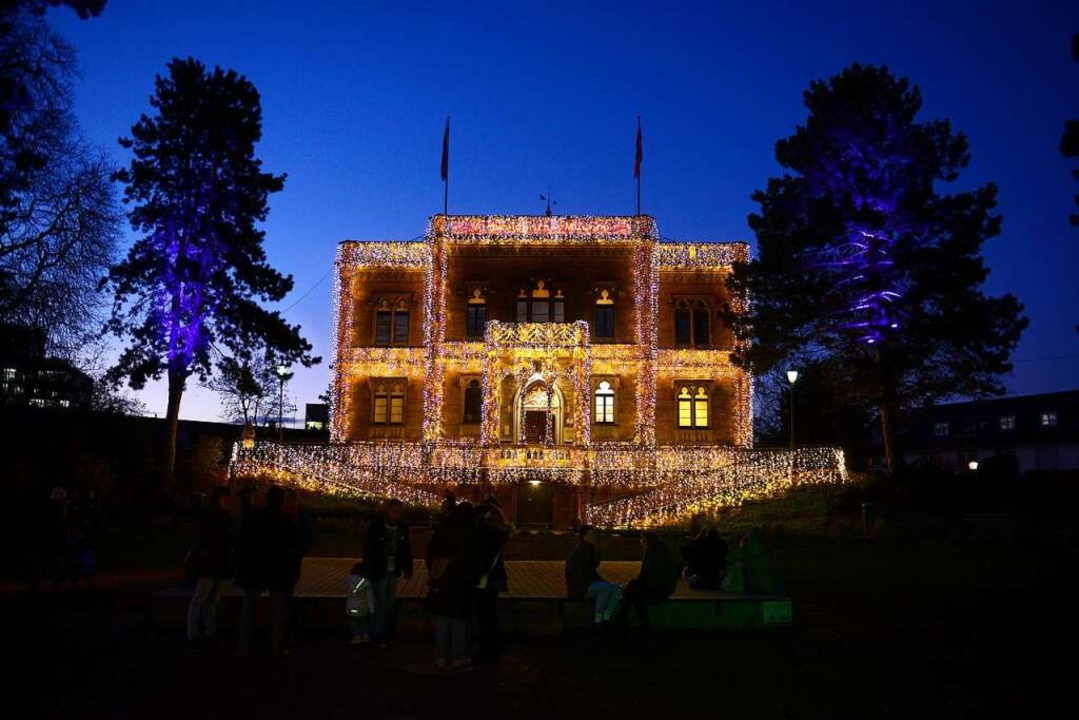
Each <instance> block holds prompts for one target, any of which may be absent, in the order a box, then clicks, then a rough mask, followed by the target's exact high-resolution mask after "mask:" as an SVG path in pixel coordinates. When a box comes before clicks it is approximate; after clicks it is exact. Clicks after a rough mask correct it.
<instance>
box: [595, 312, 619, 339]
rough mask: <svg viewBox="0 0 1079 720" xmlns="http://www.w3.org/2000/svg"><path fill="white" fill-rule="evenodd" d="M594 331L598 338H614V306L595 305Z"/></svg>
mask: <svg viewBox="0 0 1079 720" xmlns="http://www.w3.org/2000/svg"><path fill="white" fill-rule="evenodd" d="M595 333H596V337H597V338H598V339H602V340H611V339H613V338H614V308H613V307H597V308H596V323H595Z"/></svg>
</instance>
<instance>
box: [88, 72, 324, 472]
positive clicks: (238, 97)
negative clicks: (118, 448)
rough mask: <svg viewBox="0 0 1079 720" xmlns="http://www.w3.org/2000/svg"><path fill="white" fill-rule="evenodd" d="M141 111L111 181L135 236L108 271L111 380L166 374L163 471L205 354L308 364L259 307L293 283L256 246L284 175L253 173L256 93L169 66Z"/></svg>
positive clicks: (276, 319)
mask: <svg viewBox="0 0 1079 720" xmlns="http://www.w3.org/2000/svg"><path fill="white" fill-rule="evenodd" d="M150 104H151V106H152V107H153V108H154V114H153V115H143V116H142V117H141V118H140V119H139V121H138V122H137V123H135V125H134V126H133V127H132V128H131V137H129V138H123V139H121V141H120V143H121V145H122V146H123V147H125V148H128V149H130V150H131V151H132V152H133V154H134V158H133V159H132V160H131V164H130V166H129V167H127V168H124V169H122V170H120V171H118V172H117V173H116V178H117V179H119V180H120V181H121V182H123V183H124V184H125V190H124V200H125V202H126V203H130V204H131V205H132V206H133V207H132V209H131V211H130V219H131V224H132V227H134V229H135V230H136V231H137V232H140V233H142V237H141V238H140V239H138V240H137V241H136V242H135V244H134V245H133V247H132V248H131V250H130V252H129V253H128V255H127V257H126V258H125V259H124V260H123V261H122V262H120V263H118V264H117V265H115V266H114V267H113V268H112V270H111V271H110V273H109V276H108V279H107V284H108V285H109V286H110V287H111V288H112V289H113V291H114V305H113V314H112V318H111V319H110V321H109V323H108V329H109V330H111V331H112V332H113V333H115V334H116V335H118V336H121V337H125V338H127V340H128V342H127V345H126V347H125V348H124V350H123V352H122V353H121V355H120V357H119V360H118V362H117V364H116V366H115V367H114V368H113V371H112V376H113V377H114V378H115V379H119V378H127V379H128V380H129V382H130V384H131V385H132V387H135V388H138V387H141V386H142V385H143V384H144V383H145V382H146V381H147V380H148V379H150V378H155V379H156V378H160V377H161V376H162V374H166V375H167V377H168V382H169V409H168V418H169V420H170V425H171V427H172V428H173V433H172V438H171V440H170V442H171V443H172V445H173V447H172V449H171V451H170V461H169V463H168V466H169V467H168V468H167V471H168V472H169V473H171V468H172V464H173V462H172V459H171V458H173V457H174V452H175V448H174V445H175V420H176V417H177V416H178V413H179V404H180V398H181V396H182V393H183V389H184V386H185V382H186V380H187V378H188V377H190V376H191V375H196V376H197V377H198V378H199V379H200V380H202V381H205V380H207V378H208V377H209V376H210V375H211V374H212V372H213V353H214V350H215V348H217V347H218V346H220V347H223V348H225V350H226V351H227V352H224V351H223V352H221V354H222V355H228V356H231V357H233V358H235V359H236V360H237V361H239V362H240V363H241V364H243V363H244V362H246V361H248V360H250V359H251V357H252V355H253V354H261V355H262V356H263V358H264V359H265V361H266V362H267V363H268V364H269V365H271V366H276V365H278V364H284V365H291V364H293V363H300V364H302V365H304V366H310V365H313V364H315V363H317V362H319V358H317V357H314V356H312V355H311V345H310V343H308V342H307V341H306V340H304V339H303V337H302V336H301V334H300V328H299V326H295V325H290V324H289V323H288V322H286V321H285V319H284V318H283V317H282V316H281V314H280V313H279V312H276V311H270V310H267V309H265V308H264V307H262V306H261V305H260V301H262V302H265V301H278V300H281V299H282V298H283V297H285V295H286V294H287V293H288V292H289V291H290V290H291V289H292V285H293V282H292V277H291V276H286V275H282V274H281V273H280V272H278V271H277V270H275V269H274V268H272V267H271V266H270V265H269V263H268V261H267V258H266V253H265V251H264V249H263V246H262V243H263V239H264V235H265V233H264V231H263V230H262V229H261V227H260V223H262V222H263V221H265V219H266V217H267V214H268V212H269V205H268V197H269V195H270V194H271V193H274V192H279V191H280V190H281V189H282V188H283V187H284V181H285V176H284V175H273V174H271V173H267V172H264V171H263V170H262V162H261V161H260V160H259V159H258V158H257V157H256V155H255V145H256V143H258V141H259V140H260V139H261V137H262V109H261V104H260V98H259V94H258V91H257V90H256V89H255V86H254V85H253V84H252V83H251V82H250V81H248V80H247V79H246V78H245V77H243V76H240V75H238V74H237V73H236V72H235V71H232V70H223V69H221V68H219V67H218V68H215V69H214V70H212V71H210V70H208V69H207V68H206V67H205V66H204V65H203V64H202V63H200V62H198V61H197V60H194V59H191V58H189V59H186V60H181V59H175V60H173V61H172V62H170V63H169V65H168V74H167V75H165V76H159V77H158V78H157V80H156V82H155V92H154V95H153V96H152V97H151V99H150ZM167 479H171V478H167Z"/></svg>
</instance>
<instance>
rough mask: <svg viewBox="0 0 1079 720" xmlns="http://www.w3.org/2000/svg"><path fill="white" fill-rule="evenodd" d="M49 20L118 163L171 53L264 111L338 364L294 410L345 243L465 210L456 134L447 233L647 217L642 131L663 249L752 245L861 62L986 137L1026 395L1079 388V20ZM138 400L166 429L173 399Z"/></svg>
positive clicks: (904, 7)
mask: <svg viewBox="0 0 1079 720" xmlns="http://www.w3.org/2000/svg"><path fill="white" fill-rule="evenodd" d="M50 19H51V21H52V24H53V26H54V27H55V28H57V29H58V30H59V31H60V32H61V34H62V35H64V36H65V37H66V38H68V39H69V40H70V41H71V42H72V43H74V45H75V46H76V47H77V49H78V51H79V59H80V62H81V65H82V69H83V72H82V79H81V80H80V82H79V83H78V87H77V93H78V104H77V110H78V114H79V118H80V120H81V122H82V124H83V126H84V128H85V130H86V132H87V134H88V135H89V136H90V137H91V139H93V140H94V141H95V142H97V143H100V144H102V145H105V146H106V147H108V148H109V149H110V151H111V152H112V153H113V154H114V156H115V158H116V161H117V163H121V164H122V163H126V162H127V157H126V154H125V153H124V152H123V151H121V149H120V148H119V147H118V146H117V145H116V138H117V137H119V136H121V135H124V134H127V132H128V130H129V128H130V127H131V125H132V124H133V123H134V122H135V121H136V120H137V119H138V117H139V115H140V113H142V112H145V111H147V110H148V109H149V105H148V98H149V96H150V94H151V93H152V91H153V79H154V76H155V75H156V74H158V73H162V72H164V70H165V64H166V62H168V60H169V59H171V58H172V57H175V56H188V55H190V56H194V57H196V58H198V59H200V60H202V61H203V62H205V63H207V64H209V65H214V64H218V65H222V66H224V67H227V68H232V69H235V70H237V71H238V72H240V73H243V74H244V75H246V76H247V77H248V78H250V79H251V80H252V81H253V82H254V84H255V85H256V86H257V87H258V89H259V90H260V91H261V93H262V102H263V115H264V137H263V142H262V144H261V146H260V147H259V154H260V156H261V157H262V159H263V160H264V161H265V165H266V168H267V169H268V170H270V171H273V172H287V173H288V181H287V183H286V186H285V190H284V192H282V193H279V194H277V195H275V196H273V197H271V208H272V209H271V212H270V216H269V219H268V221H267V224H266V231H267V241H266V249H267V252H268V254H269V258H270V261H271V263H272V264H273V265H274V266H276V267H277V268H279V269H281V270H283V271H284V272H287V273H292V274H293V275H294V276H295V279H296V289H295V291H294V292H293V293H292V295H290V296H289V297H288V298H287V299H286V300H285V301H284V302H283V303H281V307H282V308H288V311H287V316H288V317H289V319H290V320H291V321H293V322H298V323H300V324H301V325H302V326H303V330H304V333H305V335H306V336H307V338H308V339H309V340H311V342H312V343H313V344H314V345H315V350H316V352H317V353H319V354H321V355H322V356H323V357H324V358H325V362H324V363H323V364H322V365H321V366H319V367H317V368H314V369H311V370H301V371H300V372H299V373H298V374H297V377H296V379H295V381H294V382H293V383H292V385H291V387H290V389H289V394H290V395H291V396H292V397H293V399H294V400H296V401H297V402H299V403H300V407H301V408H302V406H303V405H302V404H303V403H305V402H316V396H317V395H318V394H319V393H320V392H322V391H323V390H324V389H325V387H326V385H327V382H328V379H329V370H328V367H327V365H328V362H329V360H330V354H331V332H330V325H331V298H330V293H331V287H332V282H331V279H330V277H329V272H330V269H331V267H332V263H333V257H334V251H335V247H336V245H337V243H338V242H339V241H340V240H342V239H346V238H354V239H405V240H407V239H412V238H417V237H418V236H420V235H422V234H423V232H424V230H425V227H426V223H427V217H428V216H429V215H431V214H432V213H435V212H439V211H440V210H441V206H442V184H441V182H440V180H439V160H440V150H441V141H442V129H443V124H444V122H445V116H446V115H447V114H450V115H452V116H453V130H452V143H451V145H452V147H451V186H450V212H453V213H495V214H502V213H505V214H510V213H535V214H540V213H542V212H543V209H544V206H543V203H542V202H541V201H540V200H539V195H540V194H547V188H548V185H549V186H550V189H551V190H550V192H551V194H552V195H553V197H554V199H555V201H556V202H557V205H556V207H555V208H554V209H555V211H556V212H558V213H564V214H593V215H600V214H630V213H632V212H633V211H634V209H635V206H634V202H635V189H634V187H635V186H634V181H633V177H632V166H633V148H634V146H633V142H634V135H635V131H636V116H637V115H638V114H640V115H641V117H642V122H643V126H644V166H643V171H642V176H643V211H644V212H647V213H649V214H651V215H653V216H655V217H656V219H657V222H658V223H659V228H660V232H661V233H662V234H663V235H664V236H665V237H669V238H672V239H679V240H690V239H708V240H748V241H750V242H752V241H753V238H752V236H751V234H750V232H749V228H748V225H747V223H746V216H747V215H748V214H749V213H750V212H751V211H752V210H753V209H754V205H753V204H752V203H751V202H750V200H749V196H750V194H751V193H752V192H753V190H754V189H756V188H759V187H762V186H763V185H764V184H765V182H766V181H767V179H768V177H769V176H771V175H773V174H776V173H777V172H778V170H779V168H778V166H777V165H776V163H775V159H774V145H775V142H776V140H777V139H779V138H781V137H785V136H787V135H789V134H791V132H792V131H793V130H794V127H795V125H796V124H798V123H800V122H802V121H803V119H804V118H805V108H804V106H803V105H802V92H803V90H805V88H806V87H807V86H808V83H809V82H810V81H811V80H814V79H820V78H825V77H828V76H830V75H833V74H835V73H838V72H839V71H840V70H842V69H843V67H845V66H846V65H848V64H850V63H851V62H854V61H860V62H864V63H877V64H887V65H888V66H890V67H891V68H892V70H893V71H895V72H896V73H897V74H900V75H904V76H906V77H909V78H910V79H911V80H912V81H913V82H914V83H916V84H918V85H919V86H920V87H921V89H922V92H923V95H924V100H925V104H924V109H923V113H922V117H923V118H924V119H929V118H934V117H943V118H948V119H950V120H951V121H952V123H953V127H955V128H957V129H959V130H962V131H964V132H966V133H967V134H968V135H969V137H970V142H971V149H972V154H973V161H972V162H971V164H970V167H969V168H968V169H967V171H966V173H965V175H964V176H963V178H962V179H961V180H960V184H961V186H963V187H968V186H972V185H975V184H981V183H984V182H987V181H990V180H992V181H995V182H996V183H997V184H998V185H999V186H1000V208H999V209H1000V211H1001V212H1002V213H1003V215H1004V231H1003V234H1002V235H1001V236H1000V237H999V238H996V239H994V240H992V241H990V242H989V243H988V244H987V246H986V250H985V252H986V256H987V259H988V263H989V265H990V267H991V268H992V275H991V277H990V279H989V282H988V290H989V291H990V292H992V293H1001V292H1005V291H1011V292H1014V293H1015V294H1016V295H1018V296H1019V298H1020V299H1021V300H1022V302H1023V303H1025V305H1026V308H1027V313H1028V315H1029V316H1030V320H1031V322H1030V328H1029V329H1028V330H1027V332H1026V334H1025V336H1024V338H1023V341H1022V343H1021V345H1020V346H1019V349H1018V351H1017V353H1016V356H1015V357H1016V360H1017V362H1016V369H1015V373H1014V375H1013V376H1012V377H1011V378H1010V379H1009V380H1008V386H1009V389H1010V390H1011V392H1013V393H1033V392H1046V391H1051V390H1058V389H1064V388H1070V387H1076V386H1079V379H1077V378H1076V377H1075V376H1076V374H1077V371H1079V335H1077V334H1076V332H1075V330H1074V326H1075V324H1076V322H1079V289H1077V288H1079V284H1077V283H1076V282H1075V281H1074V280H1073V276H1074V273H1075V268H1076V267H1077V265H1079V229H1077V228H1073V227H1070V226H1069V225H1068V223H1067V215H1068V213H1069V212H1071V211H1075V210H1076V208H1075V206H1074V201H1073V196H1074V195H1076V194H1077V193H1079V182H1076V181H1074V180H1072V178H1071V176H1070V175H1069V164H1068V163H1067V162H1066V161H1065V160H1064V159H1063V158H1062V157H1061V156H1060V154H1059V152H1058V145H1059V142H1060V135H1061V132H1062V129H1063V126H1064V121H1065V119H1067V118H1079V63H1076V62H1074V61H1073V60H1072V58H1071V54H1070V37H1071V35H1072V34H1073V33H1076V32H1079V3H1075V2H1039V1H1036V0H1028V1H1025V2H1010V3H992V2H984V1H981V2H979V1H976V0H972V1H971V2H952V1H950V0H934V1H933V2H922V1H921V0H913V1H911V2H906V3H873V2H868V3H867V2H864V1H863V2H830V3H815V2H803V3H783V2H769V1H767V0H763V1H758V2H753V3H720V2H702V3H684V2H677V1H674V2H663V3H637V2H627V1H622V2H610V3H607V2H584V3H582V2H575V3H567V4H553V3H543V2H535V3H524V2H521V3H506V2H494V3H485V2H479V1H476V2H462V3H454V2H449V1H446V2H440V3H430V4H427V3H419V4H413V3H404V2H392V3H382V4H368V3H363V2H357V1H355V0H353V1H345V0H340V1H336V2H332V1H329V0H325V1H324V0H311V1H310V2H307V3H295V2H287V3H286V2H280V3H279V2H267V1H266V0H261V1H258V2H256V1H255V0H214V1H212V2H211V1H208V0H206V1H204V0H188V1H186V2H146V1H135V0H109V2H108V5H107V6H106V8H105V12H104V13H103V14H102V16H101V17H100V18H97V19H95V20H91V21H86V22H80V21H78V20H77V19H76V18H75V16H74V13H71V12H70V11H68V10H54V11H51V12H50ZM129 239H130V238H129ZM141 397H142V398H143V399H144V400H145V401H146V403H147V405H148V410H149V411H150V412H156V413H158V414H160V415H162V416H163V415H164V411H165V404H166V402H165V392H164V389H163V387H160V386H158V387H150V388H148V389H147V390H145V391H144V392H143V393H142V394H141ZM181 416H182V417H186V418H193V419H206V420H213V419H217V418H218V406H217V400H216V397H215V396H214V395H213V394H212V393H209V392H206V391H203V390H199V389H197V388H191V389H190V390H189V392H188V393H187V394H186V395H185V397H184V400H183V405H182V408H181Z"/></svg>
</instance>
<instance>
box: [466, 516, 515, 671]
mask: <svg viewBox="0 0 1079 720" xmlns="http://www.w3.org/2000/svg"><path fill="white" fill-rule="evenodd" d="M478 515H479V531H480V543H481V544H482V546H483V562H482V567H483V568H484V571H483V575H481V576H480V581H479V584H478V585H477V587H476V593H475V600H476V625H477V628H476V629H477V631H478V640H479V644H478V649H477V654H476V659H477V660H479V661H481V662H497V661H498V640H499V629H498V594H499V593H500V592H505V591H506V590H509V577H508V576H507V574H506V563H505V559H504V558H503V555H502V549H503V547H504V546H505V544H506V541H507V540H509V539H510V536H511V535H512V534H513V525H511V524H510V523H509V522H507V521H506V516H505V515H503V514H502V509H501V508H500V507H499V505H498V501H497V500H495V499H494V498H488V499H487V500H484V501H483V503H481V504H480V506H479V508H478Z"/></svg>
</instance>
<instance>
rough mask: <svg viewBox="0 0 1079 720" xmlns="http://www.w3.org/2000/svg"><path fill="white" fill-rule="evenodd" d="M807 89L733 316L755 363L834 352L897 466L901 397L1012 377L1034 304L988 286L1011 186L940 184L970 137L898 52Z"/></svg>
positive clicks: (766, 198)
mask: <svg viewBox="0 0 1079 720" xmlns="http://www.w3.org/2000/svg"><path fill="white" fill-rule="evenodd" d="M804 97H805V104H806V106H807V107H808V108H809V117H808V118H807V120H806V122H805V124H804V125H801V126H799V127H798V128H797V130H796V131H795V134H794V135H792V136H791V137H788V138H785V139H783V140H780V141H779V142H777V143H776V159H777V160H778V162H779V164H780V165H782V166H783V167H784V168H785V169H786V170H787V171H788V172H787V173H786V174H784V175H783V176H782V177H778V178H772V179H770V180H769V181H768V186H767V189H765V190H761V191H757V192H756V193H754V195H753V200H754V201H755V202H757V203H759V205H760V211H759V212H758V213H755V214H753V215H750V217H749V224H750V227H751V228H752V229H753V231H754V232H755V233H756V236H757V257H756V259H755V260H754V261H753V262H752V263H750V264H748V265H744V266H740V267H738V268H736V270H735V272H734V274H733V276H732V279H731V282H732V290H733V291H734V292H736V293H742V294H748V295H749V296H750V297H751V299H752V309H751V311H750V312H749V313H748V314H747V315H745V316H744V317H732V318H731V320H732V322H733V323H734V324H735V325H736V331H737V332H739V334H741V335H742V336H743V337H745V338H747V339H749V340H750V343H749V345H748V347H747V348H746V351H745V353H744V358H743V359H744V360H745V361H746V362H748V363H749V364H750V365H752V366H753V367H754V369H755V370H756V371H758V372H766V371H768V370H769V369H771V368H773V367H776V366H777V365H781V364H782V365H787V366H790V365H788V364H790V363H795V365H793V366H795V367H796V366H797V364H803V363H814V364H819V365H820V366H821V368H823V369H824V371H825V377H826V378H827V379H828V382H829V383H830V384H831V385H832V386H833V387H834V388H835V389H836V390H837V391H839V396H838V397H840V398H842V399H844V400H847V401H856V402H862V403H867V404H870V405H871V406H872V407H875V408H876V409H877V411H878V414H879V417H880V422H881V431H882V436H883V438H884V449H885V455H886V458H887V461H888V466H889V470H890V471H891V472H892V473H893V474H894V473H895V471H896V469H897V459H898V452H897V450H896V447H895V441H894V433H893V425H894V422H895V418H896V413H897V412H899V411H901V410H903V409H904V408H906V407H911V406H914V405H918V404H924V403H929V402H934V401H937V400H941V399H945V398H948V397H952V396H969V395H983V394H993V393H1000V392H1002V391H1003V387H1002V385H1001V382H1000V377H1001V375H1002V374H1003V373H1006V372H1008V371H1009V370H1010V369H1011V364H1010V362H1009V357H1010V355H1011V352H1012V350H1013V349H1014V348H1015V345H1016V343H1017V342H1018V340H1019V336H1020V334H1021V332H1022V330H1023V328H1024V327H1025V326H1026V322H1027V321H1026V319H1025V318H1024V317H1023V316H1022V306H1021V305H1020V303H1019V302H1018V301H1017V300H1016V298H1015V297H1013V296H1012V295H1009V294H1006V295H1003V296H1000V297H989V296H986V295H985V294H984V293H983V292H982V289H981V287H982V284H983V283H984V281H985V279H986V277H987V276H988V274H989V270H988V269H987V268H986V266H985V263H984V261H983V259H982V257H981V248H982V244H983V243H984V242H985V241H986V240H987V239H988V238H991V237H993V236H995V235H997V234H998V233H999V232H1000V224H1001V217H1000V216H999V215H996V214H994V213H993V212H992V211H993V209H994V208H995V207H996V194H997V189H996V187H995V186H994V185H993V184H992V183H989V184H986V185H984V186H982V187H979V188H976V189H973V190H970V191H966V192H955V193H953V194H942V193H941V192H939V186H940V185H942V184H944V183H950V182H952V181H954V180H955V179H956V178H957V177H958V175H959V171H960V170H961V169H962V168H964V167H966V165H967V163H968V162H969V159H970V155H969V153H968V146H967V138H966V136H965V135H963V134H962V133H956V132H953V131H952V129H951V127H950V126H949V124H948V122H947V121H942V120H932V121H924V122H918V121H917V120H916V119H915V116H916V115H917V114H918V111H919V110H920V109H921V104H922V101H921V93H920V92H919V90H918V89H917V88H916V87H911V86H910V85H909V83H908V82H907V80H905V79H901V78H896V77H894V76H893V75H892V74H891V73H890V72H889V71H888V70H887V68H877V67H872V66H862V65H857V64H856V65H853V66H851V67H849V68H847V69H846V70H844V71H843V72H842V73H841V74H839V75H837V76H835V77H832V78H830V79H829V80H828V81H826V82H822V81H817V82H813V83H812V84H811V85H810V87H809V90H808V91H806V93H805V96H804Z"/></svg>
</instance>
